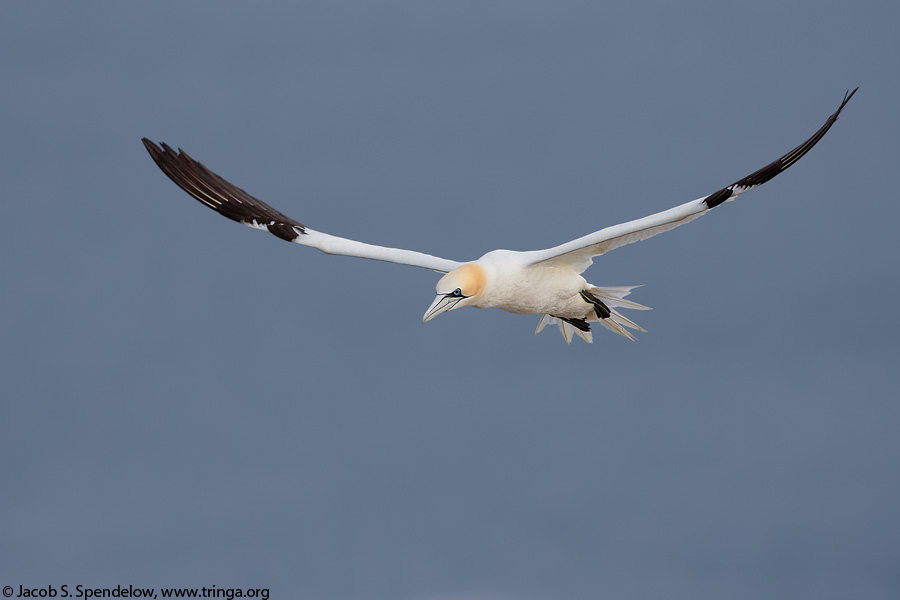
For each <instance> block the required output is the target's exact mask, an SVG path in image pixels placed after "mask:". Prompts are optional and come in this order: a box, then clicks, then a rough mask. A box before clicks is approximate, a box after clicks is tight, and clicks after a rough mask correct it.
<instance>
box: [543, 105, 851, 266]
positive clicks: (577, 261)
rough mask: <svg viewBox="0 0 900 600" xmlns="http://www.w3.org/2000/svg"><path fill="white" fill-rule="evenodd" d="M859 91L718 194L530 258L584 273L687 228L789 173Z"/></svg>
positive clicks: (616, 226)
mask: <svg viewBox="0 0 900 600" xmlns="http://www.w3.org/2000/svg"><path fill="white" fill-rule="evenodd" d="M858 89H859V88H856V89H854V90H853V91H852V92H847V94H845V95H844V100H843V102H841V105H840V106H839V107H838V109H837V110H836V111H835V112H834V114H833V115H831V116H830V117H828V120H827V121H825V124H824V125H822V127H821V128H820V129H819V130H818V131H817V132H816V133H814V134H813V136H812V137H810V138H809V139H808V140H806V141H805V142H803V143H802V144H800V145H799V146H797V147H796V148H794V149H793V150H791V151H790V152H788V153H787V154H785V155H784V156H782V157H781V158H779V159H778V160H775V161H773V162H771V163H769V164H768V165H766V166H765V167H763V168H762V169H760V170H758V171H756V172H754V173H751V174H750V175H748V176H746V177H744V178H743V179H741V180H739V181H736V182H734V183H732V184H731V185H729V186H728V187H724V188H722V189H721V190H719V191H717V192H713V193H712V194H710V195H708V196H704V197H703V198H698V199H697V200H692V201H690V202H687V203H685V204H682V205H680V206H676V207H675V208H670V209H669V210H666V211H663V212H659V213H656V214H654V215H650V216H649V217H644V218H643V219H637V220H635V221H629V222H627V223H622V224H620V225H613V226H612V227H607V228H606V229H601V230H600V231H596V232H594V233H591V234H588V235H586V236H584V237H580V238H578V239H577V240H572V241H571V242H567V243H565V244H562V245H560V246H556V247H554V248H549V249H547V250H538V251H535V252H530V253H529V255H530V258H531V259H532V264H538V263H540V264H541V265H559V266H566V267H568V268H571V269H574V270H575V271H576V272H578V273H581V272H582V271H584V270H585V269H587V268H588V267H589V266H591V262H592V258H593V257H594V256H598V255H600V254H604V253H606V252H609V251H610V250H614V249H615V248H618V247H619V246H624V245H625V244H631V243H633V242H639V241H641V240H646V239H647V238H650V237H653V236H654V235H656V234H658V233H663V232H665V231H669V230H670V229H675V228H676V227H678V226H679V225H684V224H685V223H688V222H690V221H693V220H694V219H696V218H697V217H700V216H702V215H703V214H705V213H706V212H708V211H709V210H712V209H713V208H715V207H717V206H719V205H720V204H722V203H723V202H730V201H732V200H734V199H735V198H737V197H738V196H740V195H741V194H743V193H744V192H749V191H750V190H752V189H755V188H757V187H759V186H761V185H762V184H764V183H765V182H767V181H769V180H770V179H772V178H773V177H775V176H776V175H778V174H779V173H781V172H783V171H785V170H786V169H787V168H788V167H790V166H791V165H793V164H794V163H795V162H797V161H798V160H800V159H801V158H802V157H803V155H805V154H806V153H807V152H809V150H810V148H812V147H813V146H815V145H816V143H818V141H819V140H821V139H822V137H823V136H824V135H825V133H827V132H828V130H829V129H830V128H831V126H832V125H834V122H835V121H837V118H838V115H839V114H841V110H843V108H844V107H845V106H846V105H847V102H849V101H850V98H852V97H853V94H855V93H856V90H858Z"/></svg>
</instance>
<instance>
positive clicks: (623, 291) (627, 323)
mask: <svg viewBox="0 0 900 600" xmlns="http://www.w3.org/2000/svg"><path fill="white" fill-rule="evenodd" d="M636 287H640V286H637V285H633V286H618V287H595V286H591V287H589V288H588V290H587V291H588V292H590V293H591V295H593V296H594V297H595V298H597V299H598V300H600V301H602V302H603V304H605V305H606V306H607V307H608V308H609V317H607V318H605V319H601V318H600V317H598V316H597V315H596V314H594V313H591V314H590V315H589V316H588V318H587V319H586V320H585V321H589V322H598V323H600V324H601V325H603V326H604V327H606V328H607V329H609V330H610V331H612V332H614V333H618V334H619V335H622V336H625V337H627V338H628V339H629V340H631V341H636V340H637V338H635V337H634V335H632V333H631V332H630V331H628V329H634V330H637V331H646V330H645V329H644V328H642V327H641V326H640V325H638V324H636V323H635V322H634V321H632V320H631V319H629V318H627V317H624V316H622V315H621V314H620V313H619V312H618V311H616V310H615V309H617V308H630V309H633V310H651V309H650V307H649V306H644V305H643V304H638V303H637V302H632V301H631V300H625V296H627V295H628V294H629V293H631V290H633V289H634V288H636ZM554 323H555V324H556V325H558V326H559V332H560V333H562V336H563V338H564V339H565V340H566V343H567V344H570V343H572V338H574V337H575V336H576V335H577V336H578V337H580V338H581V339H583V340H584V341H586V342H587V343H589V344H590V343H592V342H593V336H592V335H591V329H590V326H589V325H588V323H587V322H580V321H578V320H573V319H561V318H559V317H554V316H552V315H543V316H542V317H541V321H540V323H538V326H537V329H536V330H535V333H540V331H541V330H542V329H543V328H544V327H546V326H547V325H553V324H554Z"/></svg>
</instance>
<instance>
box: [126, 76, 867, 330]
mask: <svg viewBox="0 0 900 600" xmlns="http://www.w3.org/2000/svg"><path fill="white" fill-rule="evenodd" d="M858 89H859V88H856V89H854V90H853V91H848V92H847V93H846V94H845V95H844V100H843V101H842V102H841V105H840V106H839V107H838V109H837V110H836V111H835V112H834V114H832V115H831V116H830V117H828V120H827V121H825V124H824V125H823V126H822V127H821V128H820V129H819V130H818V131H816V132H815V133H814V134H813V135H812V137H810V138H809V139H808V140H806V141H805V142H803V143H802V144H800V145H799V146H797V147H796V148H794V149H793V150H791V151H790V152H788V153H787V154H785V155H784V156H782V157H781V158H779V159H777V160H775V161H773V162H771V163H769V164H768V165H766V166H765V167H763V168H761V169H759V170H758V171H754V172H753V173H751V174H750V175H748V176H746V177H744V178H743V179H740V180H738V181H736V182H734V183H732V184H731V185H729V186H727V187H724V188H722V189H720V190H717V191H715V192H713V193H712V194H709V195H707V196H704V197H702V198H698V199H696V200H692V201H690V202H686V203H685V204H681V205H679V206H676V207H674V208H671V209H669V210H666V211H663V212H659V213H656V214H652V215H650V216H648V217H644V218H643V219H637V220H634V221H629V222H627V223H621V224H619V225H613V226H612V227H607V228H605V229H601V230H600V231H596V232H594V233H590V234H588V235H585V236H582V237H580V238H578V239H575V240H572V241H570V242H566V243H565V244H561V245H559V246H554V247H553V248H548V249H546V250H532V251H527V252H515V251H512V250H492V251H491V252H488V253H487V254H485V255H484V256H482V257H481V258H479V259H478V260H475V261H472V262H457V261H454V260H448V259H446V258H439V257H437V256H432V255H430V254H423V253H421V252H414V251H412V250H403V249H400V248H388V247H385V246H375V245H372V244H365V243H362V242H357V241H355V240H350V239H346V238H342V237H337V236H334V235H330V234H327V233H323V232H321V231H316V230H314V229H311V228H309V227H307V226H306V225H303V224H301V223H299V222H297V221H295V220H293V219H291V218H290V217H287V216H285V215H283V214H282V213H280V212H279V211H277V210H275V209H274V208H272V207H271V206H269V205H268V204H266V203H264V202H262V201H260V200H258V199H257V198H255V197H253V196H251V195H250V194H248V193H247V192H245V191H244V190H242V189H240V188H238V187H236V186H234V185H233V184H231V183H229V182H228V181H226V180H225V179H223V178H222V177H220V176H219V175H216V174H215V173H213V172H212V171H210V170H209V169H207V168H206V167H205V166H204V165H203V164H201V163H199V162H197V161H196V160H194V159H193V158H191V157H190V156H188V154H187V153H186V152H184V151H183V150H181V149H180V148H179V150H178V152H176V151H174V150H172V148H170V147H169V146H167V145H166V144H162V146H161V147H160V146H157V145H156V144H155V143H153V142H151V141H150V140H148V139H147V138H143V142H144V146H145V147H146V148H147V151H148V152H149V153H150V156H151V157H153V160H154V161H155V162H156V164H157V165H158V166H159V168H160V169H162V171H163V172H164V173H165V174H166V175H168V176H169V178H170V179H171V180H172V181H174V182H175V183H176V184H177V185H178V186H179V187H181V189H183V190H184V191H186V192H187V193H188V194H190V195H191V196H193V197H194V198H196V199H197V200H199V201H200V202H202V203H203V204H205V205H206V206H208V207H210V208H211V209H213V210H215V211H216V212H218V213H219V214H221V215H222V216H225V217H228V218H229V219H231V220H233V221H237V222H238V223H243V224H244V225H248V226H250V227H253V228H254V229H261V230H263V231H268V232H269V233H271V234H273V235H275V236H276V237H279V238H281V239H283V240H285V241H288V242H293V243H295V244H300V245H302V246H311V247H313V248H318V249H319V250H321V251H322V252H325V253H327V254H340V255H344V256H356V257H359V258H369V259H373V260H381V261H386V262H392V263H398V264H402V265H410V266H414V267H422V268H425V269H431V270H432V271H437V272H439V273H444V274H445V275H444V276H443V277H441V279H440V280H439V281H438V282H437V285H436V286H435V291H436V292H437V297H436V298H435V299H434V302H432V303H431V306H429V307H428V310H427V311H425V315H424V317H423V318H422V322H423V323H425V322H426V321H430V320H431V319H433V318H434V317H436V316H438V315H439V314H441V313H444V312H447V311H450V310H455V309H457V308H459V307H461V306H474V307H476V308H500V309H503V310H506V311H509V312H512V313H519V314H537V315H542V316H541V320H540V322H539V323H538V327H537V330H536V331H535V333H538V332H540V331H541V330H542V329H543V328H544V327H545V326H546V325H549V324H556V325H558V327H559V330H560V332H561V333H562V335H563V338H565V340H566V342H567V343H570V342H571V341H572V339H573V337H574V336H576V335H577V336H579V337H581V338H582V339H583V340H585V341H586V342H591V341H592V334H591V323H595V322H596V323H599V324H600V325H602V326H604V327H606V328H607V329H609V330H611V331H613V332H615V333H618V334H620V335H623V336H625V337H627V338H628V339H630V340H634V339H635V337H634V335H633V334H632V333H631V331H629V330H635V331H644V329H642V328H641V327H639V326H638V325H636V324H635V323H634V322H632V321H631V320H630V319H628V318H626V317H624V316H623V315H621V314H620V313H619V312H618V311H617V310H616V309H621V308H628V309H637V310H647V309H648V307H646V306H642V305H640V304H637V303H636V302H632V301H630V300H626V299H625V296H627V295H628V294H629V293H630V292H631V290H632V289H634V287H637V286H631V287H598V286H595V285H593V284H590V283H588V282H587V281H586V280H585V279H584V277H582V276H581V274H582V273H583V272H584V271H585V270H586V269H587V268H588V267H589V266H591V264H592V262H593V257H595V256H599V255H601V254H605V253H607V252H609V251H610V250H614V249H615V248H618V247H619V246H624V245H625V244H631V243H633V242H638V241H641V240H646V239H647V238H650V237H653V236H654V235H656V234H658V233H663V232H664V231H669V230H670V229H674V228H676V227H678V226H679V225H684V224H685V223H688V222H689V221H693V220H694V219H696V218H697V217H700V216H701V215H703V214H705V213H707V212H708V211H710V210H712V209H713V208H715V207H717V206H719V205H720V204H722V203H724V202H731V201H732V200H734V199H735V198H737V197H738V196H740V195H741V194H743V193H745V192H749V191H750V190H752V189H755V188H757V187H759V186H761V185H762V184H764V183H766V182H767V181H769V180H770V179H772V178H773V177H775V176H776V175H778V174H779V173H781V172H783V171H785V170H786V169H787V168H788V167H790V166H791V165H793V164H794V163H795V162H797V161H798V160H800V159H801V158H802V157H803V156H804V155H805V154H806V153H807V152H809V150H810V149H811V148H812V147H813V146H815V145H816V144H817V143H818V142H819V140H821V139H822V137H823V136H824V135H825V133H826V132H827V131H828V130H829V129H830V128H831V126H832V125H834V122H835V121H836V120H837V118H838V115H839V114H840V113H841V111H842V110H843V108H844V107H845V106H846V105H847V102H849V101H850V98H852V97H853V94H855V93H856V90H858Z"/></svg>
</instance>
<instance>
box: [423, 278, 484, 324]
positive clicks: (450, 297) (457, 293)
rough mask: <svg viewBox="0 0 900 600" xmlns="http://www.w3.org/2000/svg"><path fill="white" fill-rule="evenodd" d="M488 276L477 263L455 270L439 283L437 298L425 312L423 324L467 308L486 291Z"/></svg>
mask: <svg viewBox="0 0 900 600" xmlns="http://www.w3.org/2000/svg"><path fill="white" fill-rule="evenodd" d="M486 280H487V276H486V274H485V272H484V268H483V267H481V265H477V264H475V263H466V264H464V265H463V266H461V267H457V268H456V269H453V270H452V271H450V272H449V273H447V274H446V275H444V276H443V277H441V280H440V281H438V282H437V285H436V286H435V287H434V290H435V291H436V292H437V298H435V299H434V302H432V303H431V306H429V307H428V310H427V311H425V316H424V317H422V322H423V323H425V322H426V321H430V320H431V319H433V318H435V317H436V316H438V315H439V314H441V313H442V312H447V311H448V310H453V309H454V308H459V307H460V306H466V305H467V304H471V303H472V302H474V299H475V298H476V297H477V296H478V294H480V293H481V292H482V291H483V290H484V284H485V281H486Z"/></svg>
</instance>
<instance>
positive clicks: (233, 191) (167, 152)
mask: <svg viewBox="0 0 900 600" xmlns="http://www.w3.org/2000/svg"><path fill="white" fill-rule="evenodd" d="M141 141H142V142H143V143H144V148H146V149H147V152H149V153H150V157H151V158H152V159H153V162H155V163H156V166H158V167H159V168H160V170H161V171H162V172H163V173H165V174H166V176H167V177H169V179H171V180H172V181H173V182H174V183H175V184H176V185H178V187H180V188H181V189H183V190H184V191H185V192H187V193H188V194H190V195H191V196H193V197H194V198H195V199H197V200H199V201H200V202H201V203H203V204H204V205H206V206H207V207H209V208H211V209H213V210H214V211H216V212H217V213H219V214H220V215H222V216H223V217H226V218H228V219H231V220H232V221H237V222H238V223H243V224H245V225H250V226H252V227H254V228H257V229H260V228H262V227H265V228H266V229H268V231H269V232H270V233H272V234H273V235H275V236H277V237H279V238H281V239H283V240H285V241H288V242H291V241H293V240H295V239H296V238H297V237H298V236H299V235H303V234H305V233H306V227H305V226H304V225H303V224H301V223H298V222H297V221H295V220H293V219H291V218H289V217H286V216H285V215H283V214H281V213H280V212H278V211H277V210H275V209H274V208H272V207H271V206H269V205H268V204H266V203H265V202H263V201H261V200H259V199H258V198H254V197H253V196H251V195H250V194H248V193H247V192H245V191H244V190H242V189H241V188H239V187H237V186H236V185H234V184H232V183H230V182H228V181H226V180H225V179H223V178H222V177H221V176H219V175H217V174H215V173H213V172H212V171H210V170H209V169H207V168H206V167H205V166H204V165H203V164H202V163H200V162H199V161H196V160H194V159H193V158H191V157H190V156H188V153H187V152H185V151H184V150H182V149H181V148H179V149H178V151H177V152H176V151H175V150H173V149H172V148H171V147H170V146H169V145H168V144H166V143H165V142H162V143H160V145H157V144H155V143H154V142H151V141H150V140H149V139H147V138H141Z"/></svg>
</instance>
